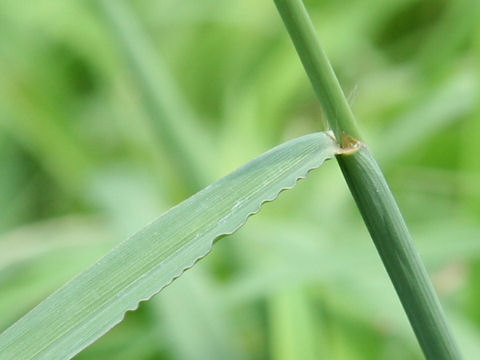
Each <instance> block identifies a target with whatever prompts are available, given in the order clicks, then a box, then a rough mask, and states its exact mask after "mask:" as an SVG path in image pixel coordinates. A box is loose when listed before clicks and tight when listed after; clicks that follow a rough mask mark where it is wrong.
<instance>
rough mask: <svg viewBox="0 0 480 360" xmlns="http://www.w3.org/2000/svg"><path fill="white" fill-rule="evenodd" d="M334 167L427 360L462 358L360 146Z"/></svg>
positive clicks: (384, 188) (379, 179)
mask: <svg viewBox="0 0 480 360" xmlns="http://www.w3.org/2000/svg"><path fill="white" fill-rule="evenodd" d="M337 160H338V163H339V164H340V168H341V169H342V172H343V175H344V177H345V180H346V181H347V184H348V186H349V188H350V191H351V192H352V194H353V197H354V198H355V201H356V203H357V206H358V208H359V209H360V212H361V214H362V217H363V220H364V221H365V224H366V225H367V228H368V231H369V233H370V235H371V237H372V239H373V241H374V243H375V246H376V248H377V250H378V252H379V254H380V257H381V258H382V261H383V264H384V265H385V268H386V269H387V272H388V275H389V276H390V279H391V280H392V283H393V285H394V286H395V289H396V291H397V294H398V296H399V297H400V300H401V302H402V305H403V308H404V309H405V312H406V313H407V316H408V319H409V320H410V324H411V325H412V328H413V330H414V331H415V335H416V336H417V339H418V342H419V343H420V346H421V347H422V350H423V352H424V354H425V357H426V358H427V359H435V360H437V359H438V360H441V359H461V356H460V353H459V351H458V349H457V346H456V344H455V341H454V339H453V337H452V335H451V333H450V331H449V329H448V326H447V324H446V321H445V315H444V314H443V311H442V308H441V305H440V302H439V300H438V297H437V295H436V293H435V290H434V288H433V286H432V283H431V281H430V278H429V277H428V273H427V271H426V269H425V267H424V265H423V263H422V260H421V258H420V256H419V254H418V252H417V251H416V249H415V247H414V244H413V240H412V237H411V235H410V233H409V231H408V228H407V225H406V224H405V221H404V220H403V217H402V214H401V212H400V209H399V208H398V206H397V203H396V201H395V198H394V197H393V195H392V192H391V191H390V189H389V187H388V184H387V182H386V180H385V177H384V176H383V174H382V171H381V170H380V168H379V166H378V164H377V162H376V161H375V159H374V158H373V156H372V154H371V153H370V151H369V150H368V148H367V147H366V146H365V145H361V147H360V150H359V151H357V152H356V153H354V154H353V155H347V156H338V157H337Z"/></svg>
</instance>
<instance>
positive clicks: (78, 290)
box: [0, 133, 342, 360]
mask: <svg viewBox="0 0 480 360" xmlns="http://www.w3.org/2000/svg"><path fill="white" fill-rule="evenodd" d="M340 152H342V150H341V149H339V148H338V146H337V145H336V143H335V142H334V140H333V139H332V138H331V137H330V136H329V135H327V134H326V133H314V134H310V135H306V136H303V137H300V138H297V139H295V140H291V141H289V142H287V143H285V144H282V145H280V146H277V147H275V148H273V149H272V150H270V151H268V152H266V153H264V154H263V155H261V156H259V157H258V158H256V159H254V160H252V161H251V162H249V163H248V164H246V165H245V166H243V167H241V168H239V169H238V170H236V171H235V172H233V173H231V174H230V175H228V176H226V177H225V178H223V179H221V180H219V181H218V182H216V183H214V184H212V185H210V186H208V187H207V188H205V189H204V190H202V191H200V192H199V193H197V194H196V195H194V196H192V197H191V198H189V199H187V200H185V201H184V202H182V203H181V204H179V205H177V206H175V207H173V208H172V209H171V210H169V211H168V212H166V213H165V214H163V215H162V216H161V217H160V218H158V219H157V220H156V221H154V222H153V223H151V224H150V225H148V226H146V227H145V228H144V229H143V230H141V231H140V232H138V233H137V234H135V235H134V236H132V237H131V238H129V239H128V240H126V241H124V242H123V243H121V244H120V245H118V246H117V247H116V248H114V249H113V250H112V251H110V252H109V253H108V254H107V255H106V256H105V257H103V258H102V259H100V260H98V261H97V262H96V263H95V264H93V265H92V266H91V267H90V268H89V269H87V270H86V271H85V272H83V273H81V274H80V275H78V276H77V277H75V278H74V279H73V280H71V281H70V282H69V283H67V284H66V285H65V286H64V287H62V288H61V289H60V290H58V291H57V292H56V293H54V294H53V295H51V296H50V297H49V298H47V299H46V300H44V301H43V302H42V303H40V304H39V305H38V306H37V307H36V308H34V309H33V310H32V311H31V312H30V313H28V314H27V315H25V316H24V317H23V318H22V319H20V320H19V321H18V322H17V323H15V324H14V325H12V326H11V327H10V328H9V329H7V330H6V331H5V332H4V333H3V334H2V335H1V336H0V358H1V359H25V360H26V359H32V358H35V359H65V358H71V357H72V356H74V355H75V354H77V353H78V352H80V351H81V350H82V349H84V348H85V347H87V346H88V345H90V344H91V343H92V342H94V341H95V340H96V339H98V338H99V337H100V336H102V335H103V334H105V333H106V332H107V331H108V330H109V329H111V328H112V327H113V326H114V325H115V324H117V323H119V322H120V321H121V320H122V319H123V317H124V314H125V312H126V311H129V310H135V309H136V308H137V307H138V304H139V302H140V301H143V300H148V299H149V298H151V297H152V296H153V295H154V294H156V293H158V292H159V291H160V290H162V289H163V288H164V287H165V286H167V285H168V284H170V283H171V282H172V281H173V280H174V279H176V278H177V277H179V276H180V275H181V274H182V273H183V272H184V271H185V270H186V269H188V268H190V267H192V266H193V265H194V264H195V263H196V262H197V261H198V260H199V259H201V258H202V257H204V256H205V255H206V254H207V253H208V252H209V251H210V250H211V248H212V245H213V243H214V241H215V240H216V239H218V238H219V237H220V236H222V235H228V234H232V233H233V232H234V231H236V230H237V229H238V228H239V227H240V226H242V225H243V224H244V223H245V221H246V219H247V217H248V216H249V215H252V214H255V213H256V212H258V211H259V209H260V207H261V205H262V204H263V203H264V202H267V201H272V200H274V199H275V198H276V197H277V196H278V194H279V193H280V192H281V191H282V190H284V189H290V188H292V187H293V186H294V185H295V183H296V181H297V180H298V179H300V178H304V177H305V176H306V175H307V173H308V171H310V170H311V169H314V168H317V167H319V166H320V165H321V164H322V163H323V162H324V161H325V160H326V159H328V158H331V157H332V156H334V155H335V154H337V153H340Z"/></svg>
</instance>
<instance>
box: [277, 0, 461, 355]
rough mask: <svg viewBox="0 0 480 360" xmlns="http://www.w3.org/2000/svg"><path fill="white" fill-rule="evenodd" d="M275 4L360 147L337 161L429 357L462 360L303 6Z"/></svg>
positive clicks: (339, 126) (328, 104)
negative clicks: (361, 140)
mask: <svg viewBox="0 0 480 360" xmlns="http://www.w3.org/2000/svg"><path fill="white" fill-rule="evenodd" d="M274 1H275V4H276V5H277V8H278V11H279V12H280V15H281V16H282V19H283V21H284V23H285V25H286V27H287V30H288V32H289V34H290V37H291V38H292V40H293V43H294V44H295V47H296V49H297V52H298V55H299V56H300V59H301V60H302V63H303V66H304V67H305V70H306V72H307V74H308V76H309V78H310V81H311V83H312V85H313V88H314V89H315V92H316V94H317V96H318V98H319V100H320V102H321V104H322V105H323V107H324V110H325V113H326V115H327V120H328V122H329V124H330V126H331V127H332V129H333V131H334V133H335V136H336V138H337V139H339V141H340V139H341V141H342V145H347V142H349V143H352V142H354V143H357V145H358V146H359V150H358V151H357V152H355V153H353V154H350V155H346V154H345V155H339V156H337V160H338V163H339V165H340V168H341V169H342V172H343V174H344V177H345V179H346V181H347V184H348V186H349V188H350V191H351V193H352V195H353V197H354V199H355V201H356V203H357V206H358V208H359V210H360V213H361V214H362V217H363V219H364V221H365V224H366V225H367V228H368V230H369V233H370V235H371V237H372V239H373V241H374V243H375V246H376V248H377V250H378V252H379V254H380V257H381V258H382V261H383V264H384V266H385V268H386V270H387V272H388V274H389V276H390V279H391V280H392V283H393V285H394V287H395V289H396V291H397V294H398V296H399V298H400V300H401V302H402V305H403V307H404V309H405V312H406V313H407V316H408V319H409V321H410V324H411V325H412V328H413V330H414V332H415V335H416V337H417V339H418V341H419V343H420V346H421V348H422V350H423V352H424V354H425V356H426V357H427V359H432V360H444V359H445V360H447V359H448V360H453V359H461V355H460V353H459V351H458V349H457V346H456V344H455V342H454V340H453V337H452V336H451V334H450V331H449V329H448V326H447V324H446V321H445V316H444V314H443V310H442V308H441V305H440V302H439V300H438V297H437V295H436V293H435V290H434V288H433V286H432V283H431V281H430V279H429V277H428V273H427V271H426V269H425V267H424V265H423V263H422V261H421V259H420V256H419V255H418V253H417V251H416V250H415V247H414V245H413V241H412V238H411V235H410V233H409V231H408V229H407V226H406V224H405V221H404V220H403V217H402V214H401V212H400V210H399V208H398V206H397V204H396V202H395V199H394V197H393V195H392V193H391V191H390V189H389V187H388V184H387V182H386V180H385V177H384V176H383V174H382V171H381V170H380V168H379V166H378V164H377V163H376V161H375V159H374V158H373V156H372V155H371V153H370V151H369V150H368V148H367V147H366V146H365V145H364V144H362V143H361V142H359V141H357V140H355V138H357V139H358V130H357V127H356V124H355V118H354V116H353V114H352V111H351V109H350V107H349V105H348V102H347V100H346V99H345V96H344V94H343V92H342V90H341V88H340V85H339V83H338V80H337V78H336V76H335V73H334V72H333V69H332V67H331V65H330V63H329V61H328V59H327V57H326V55H325V53H324V52H323V50H322V48H321V46H320V44H319V42H318V39H317V37H316V35H315V29H314V27H313V24H312V22H311V20H310V18H309V16H308V13H307V11H306V9H305V7H304V5H303V3H302V1H301V0H274Z"/></svg>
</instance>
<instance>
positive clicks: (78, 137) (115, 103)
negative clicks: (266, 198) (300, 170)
mask: <svg viewBox="0 0 480 360" xmlns="http://www.w3.org/2000/svg"><path fill="white" fill-rule="evenodd" d="M306 5H307V7H308V9H309V10H310V12H311V14H312V17H313V20H314V22H315V25H316V27H317V29H318V32H319V35H320V38H321V39H322V42H323V44H324V46H325V48H326V51H327V53H328V55H329V57H330V59H331V61H332V64H333V66H334V68H335V70H336V72H337V74H338V77H339V79H340V81H341V83H342V86H343V88H344V90H345V93H346V94H347V95H348V96H349V98H350V102H351V104H352V106H353V109H354V112H355V114H356V115H357V118H358V120H359V124H360V127H361V129H362V132H363V135H364V139H365V140H366V142H367V143H368V144H369V145H370V146H371V148H372V150H373V151H374V153H375V154H376V155H377V156H378V160H379V162H380V163H381V165H382V167H383V168H384V170H385V172H386V175H387V178H388V180H389V181H390V184H391V187H392V189H393V191H394V193H395V194H396V196H397V197H398V201H399V204H400V207H401V208H402V210H403V211H404V215H405V217H406V219H407V222H408V223H409V225H410V228H411V231H412V233H413V237H414V239H415V241H416V243H417V245H418V248H419V251H420V253H421V255H422V257H423V259H424V260H425V262H426V265H427V267H428V270H429V272H430V273H431V275H432V278H433V281H434V283H435V286H436V288H437V290H438V292H439V295H440V297H441V300H442V303H443V304H444V307H445V311H446V312H447V315H448V318H449V320H450V322H451V323H452V325H453V327H454V330H455V334H456V337H457V338H458V341H459V343H460V346H461V348H462V350H463V352H464V355H465V356H466V358H467V359H475V358H480V281H479V279H480V186H479V185H480V160H479V156H480V142H479V141H478V139H479V138H480V101H479V94H480V93H479V86H480V74H479V70H480V23H479V22H478V19H479V18H480V2H479V1H478V0H388V1H387V0H384V1H374V0H343V1H338V0H337V1H334V0H316V1H314V0H310V1H306ZM324 123H325V121H324V118H323V115H322V111H321V108H320V106H319V104H318V102H317V100H316V98H315V96H314V94H313V91H312V89H311V87H310V84H309V82H308V80H307V77H306V75H305V74H304V71H303V69H302V66H301V64H300V61H299V60H298V58H297V56H296V53H295V51H294V48H293V45H292V44H291V42H290V40H289V38H288V36H287V33H286V31H285V29H284V28H283V25H282V23H281V21H280V18H279V16H278V14H277V11H276V9H275V7H274V4H273V1H270V0H269V1H253V0H242V1H232V0H183V1H176V0H157V1H154V0H136V1H133V0H132V1H126V0H113V1H109V0H98V1H94V0H77V1H59V0H36V1H18V0H2V1H1V2H0V164H1V170H0V331H2V330H4V329H5V328H7V327H8V326H9V325H10V324H12V323H13V322H14V321H15V320H16V319H18V318H19V317H20V316H21V315H22V314H24V313H25V312H26V311H28V310H29V309H31V308H32V307H33V306H34V305H35V304H37V303H38V302H39V301H41V300H42V299H43V298H44V297H46V296H47V295H49V294H50V293H51V292H53V291H54V290H55V289H56V288H58V287H59V286H60V285H62V284H63V283H64V282H65V281H67V280H68V279H69V278H70V277H72V276H73V275H74V274H76V273H78V272H79V271H81V270H82V269H84V268H86V267H87V266H88V265H89V264H90V263H92V262H93V261H94V260H95V259H97V258H98V257H100V256H101V255H102V254H104V253H105V252H106V251H107V250H108V249H110V248H111V247H112V246H113V245H114V244H115V243H118V242H119V241H121V240H123V239H125V238H126V237H127V236H128V235H129V234H132V233H133V232H135V231H136V230H138V229H139V228H140V227H141V226H142V225H144V224H146V223H147V222H149V221H151V220H152V219H154V218H155V217H157V216H158V215H160V214H161V213H162V212H163V211H165V210H167V209H168V208H169V207H171V206H173V205H174V204H176V203H178V202H179V201H181V200H182V199H184V198H185V197H187V196H188V195H190V194H192V193H194V192H195V191H197V190H199V189H201V188H202V187H204V186H206V185H207V184H208V183H210V182H212V181H214V180H216V179H218V178H220V177H221V176H223V175H225V174H226V173H227V172H229V171H231V170H233V169H235V168H236V167H238V166H239V165H241V164H242V163H244V162H246V161H248V160H250V159H251V158H253V157H254V156H256V155H258V154H259V153H261V152H263V151H265V150H267V149H269V148H270V147H272V146H274V145H276V144H278V143H280V142H282V141H285V140H287V139H291V138H293V137H295V136H299V135H302V134H305V133H309V132H313V131H319V130H323V129H324ZM92 291H95V289H92ZM77 358H78V359H85V360H87V359H140V360H141V359H145V360H147V359H149V360H153V359H175V360H191V359H200V360H201V359H208V360H215V359H239V360H240V359H242V360H243V359H244V360H247V359H274V360H290V359H302V360H310V359H334V360H335V359H339V360H344V359H345V360H350V359H352V360H357V359H358V360H363V359H388V360H395V359H421V358H422V356H421V354H420V350H419V347H418V345H417V344H416V342H415V339H414V336H413V332H412V331H411V329H410V327H409V324H408V322H407V319H406V316H405V314H404V312H403V310H402V308H401V305H400V303H399V301H398V300H397V298H396V295H395V293H394V290H393V287H392V285H391V284H390V281H389V279H388V277H387V274H386V272H385V271H384V269H383V267H382V265H381V263H380V260H379V257H378V255H377V254H376V251H375V249H374V246H373V244H372V242H371V240H370V239H369V237H368V234H367V232H366V230H365V227H364V225H363V224H362V221H361V219H360V216H359V214H358V211H357V209H356V208H355V206H354V204H353V201H352V199H351V196H350V194H349V193H348V189H347V187H346V185H345V183H344V180H343V179H342V177H341V174H340V172H339V170H338V169H337V165H336V164H335V162H333V161H331V162H328V163H327V164H326V165H325V166H324V167H322V169H320V170H317V171H315V172H313V173H312V174H311V175H310V177H309V179H308V180H305V181H301V182H300V183H299V184H298V185H297V188H295V189H294V190H292V191H289V192H286V193H284V194H282V195H281V196H280V198H279V200H278V201H276V202H275V203H273V204H267V205H266V206H265V208H264V209H263V210H262V213H261V214H260V215H259V216H254V217H253V218H251V219H250V221H249V223H248V224H247V226H245V227H244V228H243V229H241V230H240V231H239V232H238V233H237V234H235V235H234V236H231V237H228V238H225V239H222V240H220V241H219V242H218V243H217V244H216V246H215V248H214V251H213V252H212V254H210V256H208V257H207V258H206V259H205V260H203V261H201V262H200V263H199V264H198V265H197V266H196V267H195V268H194V269H193V270H191V271H188V272H187V273H186V274H185V275H184V276H183V277H182V278H180V279H179V280H178V281H176V282H175V283H174V284H173V285H172V286H171V287H169V288H167V289H166V290H165V291H164V292H163V293H162V294H161V295H159V296H156V297H154V298H153V299H152V300H151V301H150V302H148V303H143V304H142V305H141V307H140V309H139V310H138V311H136V312H134V313H128V314H127V316H126V319H125V321H123V322H122V323H121V324H120V325H118V326H117V327H116V328H114V329H113V330H112V331H111V332H109V333H108V334H107V335H105V336H104V337H103V338H101V339H100V340H99V341H98V342H96V343H95V344H94V345H92V346H91V347H90V348H88V349H87V350H86V351H84V352H82V353H81V354H80V355H78V356H77Z"/></svg>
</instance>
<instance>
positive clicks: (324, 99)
mask: <svg viewBox="0 0 480 360" xmlns="http://www.w3.org/2000/svg"><path fill="white" fill-rule="evenodd" d="M275 4H276V5H277V8H278V11H279V12H280V15H281V16H282V19H283V22H284V23H285V26H286V28H287V30H288V32H289V34H290V37H291V38H292V40H293V44H294V45H295V48H296V49H297V53H298V55H299V56H300V60H301V61H302V63H303V66H304V68H305V71H306V72H307V74H308V77H309V78H310V82H311V83H312V86H313V89H314V90H315V93H316V94H317V97H318V99H319V100H320V103H321V104H322V107H323V110H324V111H325V114H326V116H327V120H328V123H329V124H330V126H331V128H332V130H333V132H334V134H335V137H336V138H337V140H338V141H339V142H342V143H343V142H344V139H343V135H344V134H349V135H350V136H352V137H354V138H356V139H360V135H359V131H358V129H357V126H356V122H355V117H354V116H353V113H352V110H351V109H350V106H349V105H348V101H347V99H346V98H345V95H344V94H343V91H342V88H341V87H340V83H339V82H338V80H337V78H336V76H335V73H334V72H333V69H332V66H331V65H330V62H329V61H328V58H327V56H326V55H325V53H324V51H323V49H322V48H321V46H320V43H319V41H318V38H317V35H316V32H315V28H314V27H313V24H312V21H311V20H310V17H309V16H308V13H307V10H306V9H305V6H303V3H302V1H300V0H275ZM343 145H348V144H343Z"/></svg>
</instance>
